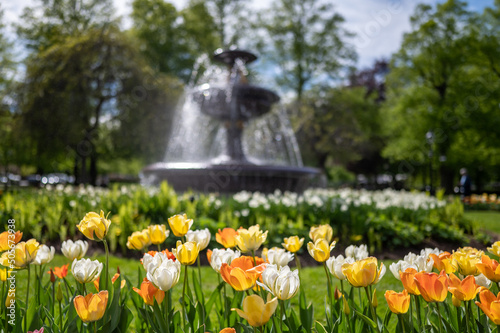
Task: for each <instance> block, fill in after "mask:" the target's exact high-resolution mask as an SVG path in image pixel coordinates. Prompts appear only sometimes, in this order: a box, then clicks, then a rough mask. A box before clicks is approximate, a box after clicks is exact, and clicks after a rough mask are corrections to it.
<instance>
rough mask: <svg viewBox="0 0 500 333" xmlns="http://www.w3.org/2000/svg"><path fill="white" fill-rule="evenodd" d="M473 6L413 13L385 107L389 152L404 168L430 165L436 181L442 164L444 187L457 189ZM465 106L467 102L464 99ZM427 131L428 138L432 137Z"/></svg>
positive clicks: (428, 8)
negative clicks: (456, 147) (455, 155)
mask: <svg viewBox="0 0 500 333" xmlns="http://www.w3.org/2000/svg"><path fill="white" fill-rule="evenodd" d="M466 6H467V4H466V3H465V2H461V1H455V0H449V1H447V2H445V3H443V4H437V5H436V7H435V8H433V7H432V6H430V5H425V4H421V5H419V6H417V9H416V11H415V14H414V15H413V16H412V17H411V25H412V31H411V32H409V33H407V34H405V36H404V38H403V43H402V45H401V49H400V50H399V51H398V52H397V53H396V54H395V55H394V56H393V59H392V62H391V72H390V74H389V76H388V79H387V81H388V83H387V85H388V94H387V96H388V102H387V104H386V106H385V108H384V110H385V111H384V116H383V118H384V119H387V120H388V121H386V122H385V124H386V125H387V126H386V130H387V134H388V135H389V136H390V138H391V140H390V141H389V143H388V145H387V147H386V148H385V149H384V154H385V156H387V157H389V158H391V159H392V160H397V161H401V165H400V166H401V170H400V172H405V171H406V172H416V171H422V170H426V169H427V164H428V165H429V168H430V171H429V174H428V177H429V178H430V179H431V180H432V177H433V176H434V166H436V165H439V175H440V178H441V186H443V187H444V188H445V189H446V190H447V191H452V189H453V179H454V175H455V170H454V169H455V166H454V165H453V164H452V161H451V159H450V158H449V157H450V152H451V151H450V149H451V147H452V145H453V143H454V142H455V139H456V137H457V134H458V133H459V131H457V130H458V129H459V126H460V124H458V123H456V122H452V121H450V119H452V118H457V117H460V113H461V112H463V108H457V104H458V103H459V101H458V100H457V96H459V95H457V92H458V91H459V89H460V85H461V84H462V83H463V77H464V75H466V74H467V73H468V67H467V66H468V63H467V61H468V60H469V59H467V57H466V56H465V55H464V52H463V51H464V50H465V49H466V48H467V45H468V43H467V34H468V30H467V29H464V27H465V26H466V25H467V23H468V22H469V19H470V13H469V12H468V11H467V10H466ZM460 104H462V103H461V102H460ZM426 135H427V141H426Z"/></svg>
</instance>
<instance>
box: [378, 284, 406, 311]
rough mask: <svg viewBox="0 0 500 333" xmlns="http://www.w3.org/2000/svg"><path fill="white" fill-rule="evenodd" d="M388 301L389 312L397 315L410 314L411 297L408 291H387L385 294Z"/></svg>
mask: <svg viewBox="0 0 500 333" xmlns="http://www.w3.org/2000/svg"><path fill="white" fill-rule="evenodd" d="M384 296H385V299H386V300H387V305H388V306H389V310H391V311H392V312H393V313H395V314H403V313H407V312H408V308H409V307H410V295H408V291H406V290H403V292H401V293H397V292H395V291H393V290H387V291H386V292H385V294H384Z"/></svg>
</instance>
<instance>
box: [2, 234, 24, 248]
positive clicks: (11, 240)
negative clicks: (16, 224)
mask: <svg viewBox="0 0 500 333" xmlns="http://www.w3.org/2000/svg"><path fill="white" fill-rule="evenodd" d="M21 238H23V233H22V232H20V231H16V232H15V233H13V232H11V231H4V232H2V233H1V234H0V252H4V251H8V250H10V249H11V248H12V246H13V245H15V244H17V243H19V242H20V241H21Z"/></svg>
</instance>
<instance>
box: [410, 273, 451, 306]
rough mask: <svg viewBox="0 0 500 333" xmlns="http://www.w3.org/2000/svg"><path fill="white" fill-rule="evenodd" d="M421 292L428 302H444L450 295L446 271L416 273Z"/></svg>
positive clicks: (416, 280)
mask: <svg viewBox="0 0 500 333" xmlns="http://www.w3.org/2000/svg"><path fill="white" fill-rule="evenodd" d="M415 282H416V283H417V287H418V290H419V291H420V294H421V295H422V297H423V298H424V299H425V300H426V301H427V302H443V301H444V300H445V299H446V296H447V295H448V277H447V276H446V273H445V272H444V271H441V273H440V274H439V275H438V274H436V273H427V272H419V273H416V274H415Z"/></svg>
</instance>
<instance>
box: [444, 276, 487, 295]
mask: <svg viewBox="0 0 500 333" xmlns="http://www.w3.org/2000/svg"><path fill="white" fill-rule="evenodd" d="M482 289H483V287H481V286H478V285H477V284H476V279H474V276H473V275H467V277H466V278H465V279H463V280H462V281H460V279H459V278H458V277H456V276H455V274H453V273H451V274H450V276H449V277H448V291H449V292H450V293H452V294H453V296H455V297H456V298H457V299H459V300H461V301H470V300H472V299H474V298H476V295H477V294H478V293H479V292H480V291H481V290H482Z"/></svg>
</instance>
